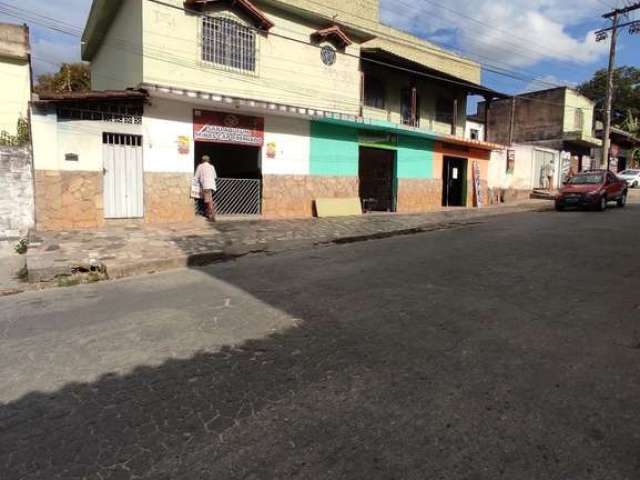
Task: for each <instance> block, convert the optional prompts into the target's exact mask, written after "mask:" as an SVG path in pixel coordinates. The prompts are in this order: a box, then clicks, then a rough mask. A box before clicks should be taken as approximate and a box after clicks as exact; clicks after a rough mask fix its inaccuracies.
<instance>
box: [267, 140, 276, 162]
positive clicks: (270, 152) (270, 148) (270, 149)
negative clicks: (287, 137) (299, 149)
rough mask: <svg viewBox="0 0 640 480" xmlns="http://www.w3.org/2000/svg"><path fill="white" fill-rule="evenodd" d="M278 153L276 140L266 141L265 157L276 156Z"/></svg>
mask: <svg viewBox="0 0 640 480" xmlns="http://www.w3.org/2000/svg"><path fill="white" fill-rule="evenodd" d="M277 155H278V144H277V143H276V142H269V143H267V158H276V156H277Z"/></svg>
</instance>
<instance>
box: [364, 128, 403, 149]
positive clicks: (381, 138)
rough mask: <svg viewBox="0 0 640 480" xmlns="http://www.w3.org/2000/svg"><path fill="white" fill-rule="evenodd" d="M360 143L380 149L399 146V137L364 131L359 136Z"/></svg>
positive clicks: (391, 134)
mask: <svg viewBox="0 0 640 480" xmlns="http://www.w3.org/2000/svg"><path fill="white" fill-rule="evenodd" d="M358 141H359V142H360V144H361V145H370V146H379V147H397V146H398V136H397V135H395V134H393V133H385V132H368V131H362V132H359V134H358Z"/></svg>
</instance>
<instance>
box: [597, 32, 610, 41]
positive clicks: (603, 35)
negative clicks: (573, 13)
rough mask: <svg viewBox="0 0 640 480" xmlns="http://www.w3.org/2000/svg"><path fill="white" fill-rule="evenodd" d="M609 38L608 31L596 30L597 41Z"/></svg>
mask: <svg viewBox="0 0 640 480" xmlns="http://www.w3.org/2000/svg"><path fill="white" fill-rule="evenodd" d="M607 38H609V34H608V33H607V32H596V42H604V41H605V40H606V39H607Z"/></svg>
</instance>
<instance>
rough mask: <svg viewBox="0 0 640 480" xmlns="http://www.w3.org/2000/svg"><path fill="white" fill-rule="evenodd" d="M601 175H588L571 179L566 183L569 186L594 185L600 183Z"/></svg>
mask: <svg viewBox="0 0 640 480" xmlns="http://www.w3.org/2000/svg"><path fill="white" fill-rule="evenodd" d="M602 178H603V177H602V174H601V173H588V174H582V175H576V176H575V177H571V178H570V179H569V181H568V182H567V183H568V184H569V185H596V184H598V183H602Z"/></svg>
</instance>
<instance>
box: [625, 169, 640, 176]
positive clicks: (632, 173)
mask: <svg viewBox="0 0 640 480" xmlns="http://www.w3.org/2000/svg"><path fill="white" fill-rule="evenodd" d="M639 173H640V170H625V171H624V172H622V173H621V174H620V175H629V176H631V175H638V174H639Z"/></svg>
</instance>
